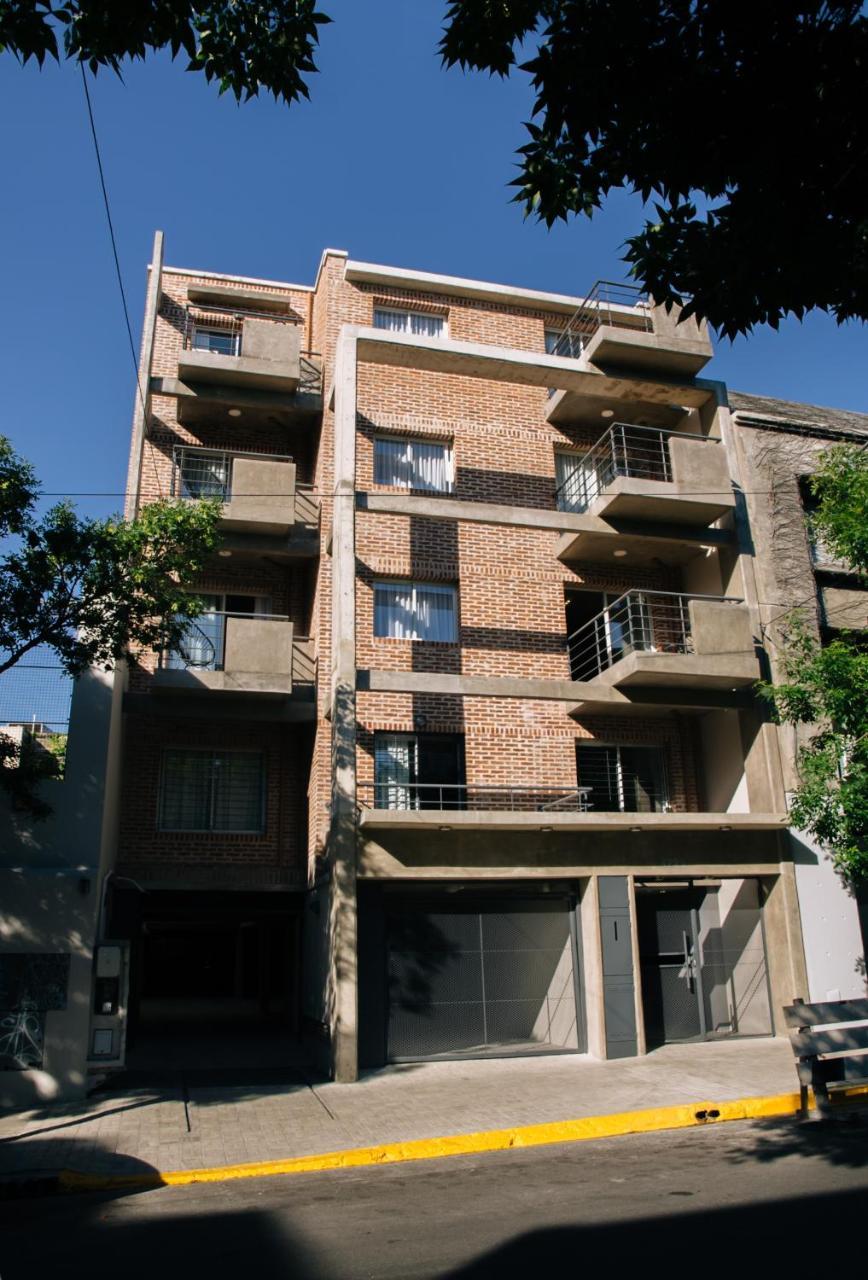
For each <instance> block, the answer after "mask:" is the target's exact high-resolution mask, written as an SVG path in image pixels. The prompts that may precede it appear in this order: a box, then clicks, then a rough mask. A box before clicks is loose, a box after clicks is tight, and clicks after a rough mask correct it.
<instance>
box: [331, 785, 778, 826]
mask: <svg viewBox="0 0 868 1280" xmlns="http://www.w3.org/2000/svg"><path fill="white" fill-rule="evenodd" d="M357 793H358V796H357V798H358V807H359V826H360V828H361V829H362V831H363V832H364V831H382V832H388V831H409V832H413V831H415V832H418V833H420V834H421V833H422V832H425V831H431V832H434V831H439V832H443V833H444V834H446V833H449V832H454V831H457V832H461V831H482V832H485V831H525V832H541V833H544V834H545V833H555V832H570V831H575V832H581V831H587V832H612V833H622V834H626V833H635V832H649V833H654V832H678V831H684V832H690V831H736V830H742V831H780V830H783V829H785V828H786V825H787V821H788V819H787V815H786V814H782V813H706V812H696V813H683V812H681V813H675V812H672V811H669V810H664V811H660V812H648V811H645V812H637V811H635V810H634V811H629V812H621V811H617V812H602V811H598V810H596V809H595V807H594V804H593V801H592V799H591V797H590V788H588V787H573V788H569V787H544V786H540V787H528V786H524V787H518V786H515V787H510V786H486V785H485V784H475V785H469V786H468V785H465V784H458V783H405V784H399V783H385V784H384V783H364V782H362V783H359V784H358V787H357Z"/></svg>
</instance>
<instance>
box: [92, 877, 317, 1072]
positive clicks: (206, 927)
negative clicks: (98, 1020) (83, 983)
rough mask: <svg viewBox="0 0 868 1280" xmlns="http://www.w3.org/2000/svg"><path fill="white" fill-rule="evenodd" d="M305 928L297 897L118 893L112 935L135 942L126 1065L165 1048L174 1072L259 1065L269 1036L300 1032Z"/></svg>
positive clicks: (278, 1037) (132, 946) (155, 1055)
mask: <svg viewBox="0 0 868 1280" xmlns="http://www.w3.org/2000/svg"><path fill="white" fill-rule="evenodd" d="M299 923H300V922H299V909H298V904H297V898H296V895H290V894H283V893H245V892H228V891H227V892H214V891H203V892H196V891H193V890H190V891H149V892H144V893H139V892H137V891H135V890H132V889H125V890H116V891H115V893H114V902H113V904H112V912H111V918H110V927H111V929H112V936H113V937H128V938H129V940H130V990H129V1007H128V1017H127V1062H128V1063H130V1064H132V1065H137V1064H139V1063H140V1061H144V1060H145V1059H147V1060H148V1062H149V1063H150V1060H151V1058H155V1060H158V1059H159V1057H160V1054H161V1053H163V1052H164V1051H165V1052H168V1053H169V1054H170V1055H171V1057H172V1060H173V1065H183V1066H188V1065H189V1066H204V1065H209V1064H208V1062H207V1059H208V1058H209V1057H211V1056H212V1055H216V1056H217V1057H218V1058H220V1057H225V1058H226V1061H227V1063H229V1062H231V1064H232V1065H238V1064H239V1063H241V1062H242V1061H244V1062H246V1059H249V1060H250V1065H256V1062H257V1061H258V1060H260V1059H261V1056H262V1053H263V1045H264V1044H266V1045H267V1042H268V1041H269V1040H270V1039H274V1040H275V1042H276V1043H278V1042H281V1043H282V1042H283V1041H285V1040H286V1039H287V1038H291V1037H293V1036H294V1035H296V1034H297V1031H298V1016H299V1015H298V1010H299V997H300V977H301V975H300V960H299V957H300V945H299ZM162 1046H165V1047H166V1048H165V1049H164V1048H163V1047H162ZM185 1056H186V1059H187V1061H181V1059H184V1058H185ZM210 1065H219V1064H218V1063H212V1064H210Z"/></svg>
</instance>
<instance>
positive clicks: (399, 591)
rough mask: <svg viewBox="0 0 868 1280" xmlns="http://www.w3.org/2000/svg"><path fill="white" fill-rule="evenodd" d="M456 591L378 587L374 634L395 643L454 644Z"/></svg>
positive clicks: (398, 585) (410, 585) (410, 586)
mask: <svg viewBox="0 0 868 1280" xmlns="http://www.w3.org/2000/svg"><path fill="white" fill-rule="evenodd" d="M455 621H456V619H455V588H454V587H430V586H423V585H420V584H414V583H409V582H408V583H403V582H395V583H379V584H377V585H376V586H375V587H374V635H375V636H381V637H386V638H388V639H392V640H439V641H441V642H445V643H454V642H455V639H456V627H455Z"/></svg>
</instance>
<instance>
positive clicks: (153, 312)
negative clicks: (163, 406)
mask: <svg viewBox="0 0 868 1280" xmlns="http://www.w3.org/2000/svg"><path fill="white" fill-rule="evenodd" d="M162 281H163V233H162V231H156V232H155V233H154V250H153V253H152V254H151V265H150V269H149V275H148V291H147V294H146V295H145V318H144V320H143V322H142V346H141V351H140V352H139V369H138V386H137V387H136V392H135V405H134V408H133V439H132V443H131V445H130V464H129V469H128V471H127V500H126V508H125V514H126V516H127V518H128V519H129V518H130V517H131V516H134V515H135V514H136V512H137V510H138V507H139V492H140V487H141V479H142V449H143V446H144V442H145V435H146V434H147V430H148V421H147V419H148V410H149V408H150V403H151V392H150V386H151V367H152V364H153V359H154V334H155V333H156V328H157V311H158V310H159V306H160V293H161V290H162Z"/></svg>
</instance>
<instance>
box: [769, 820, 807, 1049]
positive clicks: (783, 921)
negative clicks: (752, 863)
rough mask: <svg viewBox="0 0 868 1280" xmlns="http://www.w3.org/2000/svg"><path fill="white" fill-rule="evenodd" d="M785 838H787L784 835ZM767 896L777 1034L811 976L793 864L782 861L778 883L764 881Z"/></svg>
mask: <svg viewBox="0 0 868 1280" xmlns="http://www.w3.org/2000/svg"><path fill="white" fill-rule="evenodd" d="M781 839H782V840H784V839H786V834H785V833H782V836H781ZM763 883H764V885H765V887H766V892H767V897H766V901H765V905H764V908H763V928H764V931H765V943H766V953H767V959H768V970H769V986H770V988H771V998H772V1016H773V1018H774V1022H775V1032H776V1034H777V1035H782V1034H784V1032H785V1030H786V1029H785V1027H784V1025H783V1018H782V1016H781V1009H782V1007H783V1006H784V1005H786V1004H792V1002H793V1000H795V999H797V998H801V999H805V998H807V995H808V974H807V969H806V967H805V953H804V948H803V946H802V924H801V917H800V915H799V898H798V893H797V891H796V878H795V873H794V869H793V864H792V862H788V861H787V862H782V863H781V868H780V874H779V875H778V876H776V877H775V878H774V880H771V881H770V880H768V879H764V880H763Z"/></svg>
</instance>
